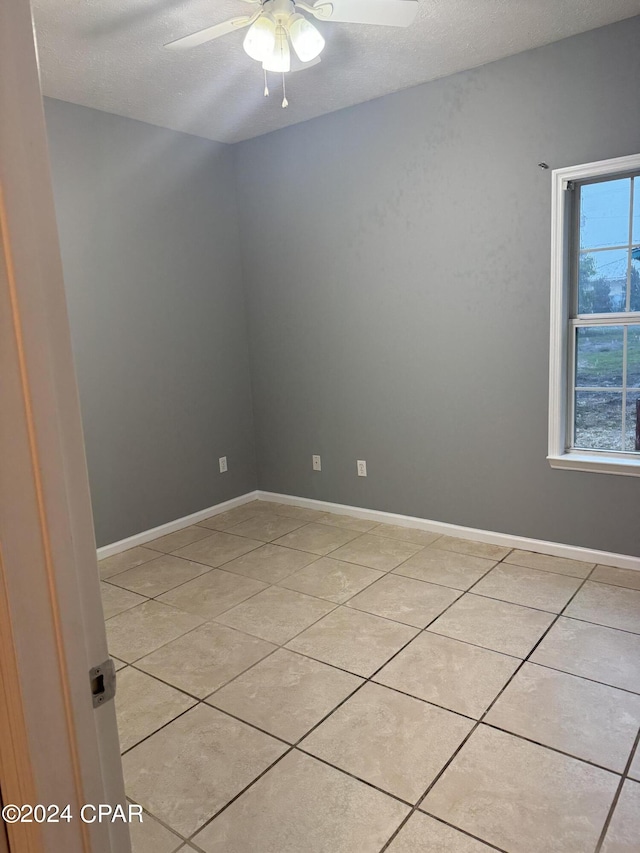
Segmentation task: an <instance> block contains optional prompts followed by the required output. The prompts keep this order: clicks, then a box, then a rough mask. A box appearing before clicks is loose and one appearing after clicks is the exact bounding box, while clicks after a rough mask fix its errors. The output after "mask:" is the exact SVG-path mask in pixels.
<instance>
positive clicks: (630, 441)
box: [624, 388, 640, 453]
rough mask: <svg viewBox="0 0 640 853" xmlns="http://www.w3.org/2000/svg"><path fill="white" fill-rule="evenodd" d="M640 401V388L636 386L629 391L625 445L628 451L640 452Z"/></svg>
mask: <svg viewBox="0 0 640 853" xmlns="http://www.w3.org/2000/svg"><path fill="white" fill-rule="evenodd" d="M639 403H640V389H638V388H636V389H635V390H633V391H628V392H627V414H626V418H625V420H626V424H625V436H624V439H625V442H624V443H625V447H624V449H625V450H626V451H627V453H636V452H640V428H639V427H638V420H639V419H640V411H639V410H638V404H639Z"/></svg>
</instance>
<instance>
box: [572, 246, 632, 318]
mask: <svg viewBox="0 0 640 853" xmlns="http://www.w3.org/2000/svg"><path fill="white" fill-rule="evenodd" d="M628 265H629V250H628V249H606V250H605V251H603V252H581V253H580V256H579V267H578V314H611V313H612V312H614V311H625V310H626V304H627V269H628Z"/></svg>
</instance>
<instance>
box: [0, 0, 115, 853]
mask: <svg viewBox="0 0 640 853" xmlns="http://www.w3.org/2000/svg"><path fill="white" fill-rule="evenodd" d="M0 400H1V401H2V402H1V405H0V784H1V787H2V792H3V797H4V800H5V804H7V803H15V804H17V805H22V804H25V803H30V804H32V805H34V804H36V803H42V804H44V805H48V804H50V803H51V804H57V805H59V806H60V807H63V806H65V805H67V803H68V804H69V805H70V807H71V813H72V815H73V819H72V820H71V821H70V822H69V823H66V822H64V821H63V822H61V823H52V824H49V823H44V824H36V823H30V824H28V823H15V824H11V825H8V827H7V834H8V838H9V844H10V849H11V853H41V852H42V853H44V852H45V851H46V853H59V851H62V850H64V851H65V853H110V851H113V853H128V851H129V850H130V846H129V838H128V830H127V827H126V825H122V824H120V825H116V824H104V823H93V824H88V823H84V822H82V820H81V819H80V816H79V809H80V806H81V805H82V804H84V803H94V804H98V803H112V804H115V803H118V802H120V803H124V802H125V801H124V789H123V784H122V767H121V762H120V755H119V748H118V738H117V729H116V723H115V710H114V704H113V702H110V703H108V704H105V705H104V706H102V707H100V708H98V709H96V710H94V708H93V703H92V697H91V691H90V682H89V670H90V668H91V667H93V666H97V665H99V664H100V663H102V662H103V661H104V660H106V658H107V657H108V653H107V648H106V640H105V630H104V620H103V615H102V608H101V604H100V596H99V582H98V572H97V565H96V551H95V539H94V533H93V523H92V518H91V505H90V497H89V487H88V480H87V471H86V460H85V455H84V443H83V438H82V426H81V420H80V409H79V404H78V396H77V386H76V380H75V370H74V364H73V357H72V351H71V342H70V335H69V325H68V319H67V311H66V302H65V294H64V285H63V278H62V266H61V261H60V253H59V246H58V236H57V229H56V222H55V210H54V203H53V193H52V188H51V177H50V171H49V159H48V152H47V141H46V129H45V123H44V115H43V108H42V95H41V91H40V81H39V75H38V66H37V57H36V50H35V44H34V36H33V24H32V20H31V9H30V4H29V2H28V0H2V2H1V3H0Z"/></svg>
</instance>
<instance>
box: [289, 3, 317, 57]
mask: <svg viewBox="0 0 640 853" xmlns="http://www.w3.org/2000/svg"><path fill="white" fill-rule="evenodd" d="M288 27H289V35H290V36H291V44H292V45H293V49H294V50H295V52H296V53H297V54H298V59H299V60H300V62H311V60H312V59H315V58H316V57H317V56H319V55H320V54H321V53H322V50H323V48H324V39H323V38H322V36H321V35H320V33H319V32H318V30H317V29H316V28H315V27H314V26H313V24H311V23H309V21H307V19H306V18H305V17H303V16H302V15H301V14H300V13H299V12H296V14H295V15H292V16H291V17H290V18H289V21H288Z"/></svg>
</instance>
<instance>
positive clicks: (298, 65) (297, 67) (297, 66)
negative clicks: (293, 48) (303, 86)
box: [290, 53, 320, 73]
mask: <svg viewBox="0 0 640 853" xmlns="http://www.w3.org/2000/svg"><path fill="white" fill-rule="evenodd" d="M314 65H320V57H319V56H316V58H315V59H312V60H311V61H310V62H300V60H299V59H298V57H297V56H296V55H295V53H292V54H291V71H290V73H293V72H294V71H304V69H305V68H313V66H314Z"/></svg>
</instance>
